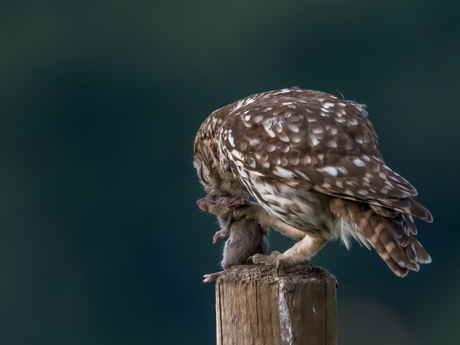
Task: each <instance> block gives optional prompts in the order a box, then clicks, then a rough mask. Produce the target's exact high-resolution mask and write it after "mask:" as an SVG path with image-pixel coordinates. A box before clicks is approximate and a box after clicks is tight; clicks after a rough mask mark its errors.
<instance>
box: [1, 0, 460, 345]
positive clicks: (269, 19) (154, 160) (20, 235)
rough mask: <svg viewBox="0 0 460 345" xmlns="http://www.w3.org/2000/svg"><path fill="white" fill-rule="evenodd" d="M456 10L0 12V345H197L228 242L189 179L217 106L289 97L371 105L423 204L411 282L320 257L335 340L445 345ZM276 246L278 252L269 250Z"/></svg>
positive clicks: (261, 4)
mask: <svg viewBox="0 0 460 345" xmlns="http://www.w3.org/2000/svg"><path fill="white" fill-rule="evenodd" d="M459 10H460V5H459V2H456V1H437V2H434V1H427V0H421V1H418V2H411V1H395V0H386V1H383V0H377V1H372V2H370V1H364V0H357V1H346V2H344V1H339V0H328V1H300V0H298V1H285V2H281V1H273V0H264V1H261V0H259V1H241V0H237V1H232V2H216V1H214V2H211V1H207V2H206V1H193V2H190V1H145V0H144V1H136V2H129V1H119V0H118V1H117V0H114V1H97V0H96V1H73V2H70V1H51V0H41V1H14V2H13V1H6V2H2V3H1V4H0V47H1V52H0V91H1V92H0V106H1V115H0V131H1V135H0V161H1V165H0V191H1V193H0V202H1V207H0V229H1V231H0V272H1V275H2V279H1V280H0V343H1V344H31V345H32V344H78V345H80V344H88V345H91V344H114V345H117V344H152V343H153V344H211V343H213V342H214V334H215V333H214V332H215V324H214V323H215V319H214V286H213V285H212V284H209V285H203V284H202V283H201V276H202V274H203V273H209V272H213V271H215V270H217V269H218V263H219V261H220V256H221V248H222V244H219V245H214V246H213V245H212V244H211V237H212V234H213V232H214V231H215V230H216V229H217V225H216V224H215V219H214V218H213V217H210V216H209V215H204V214H203V213H200V212H199V210H198V208H197V207H196V204H195V200H196V199H198V198H199V197H201V196H202V195H203V191H202V188H201V186H200V185H199V183H198V181H197V178H196V175H195V171H194V169H193V165H192V154H193V153H192V147H193V140H194V136H195V133H196V131H197V129H198V128H199V126H200V124H201V122H202V121H203V120H204V119H205V118H206V116H207V115H208V114H209V113H210V112H211V111H213V110H214V109H216V108H219V107H221V106H223V105H226V104H228V103H230V102H233V101H235V100H237V99H240V98H243V97H245V96H247V95H249V94H252V93H256V92H262V91H266V90H270V89H279V88H283V87H289V86H300V87H303V88H307V89H316V90H321V91H326V92H331V93H334V94H336V95H338V94H339V91H338V90H340V92H341V93H343V94H344V96H345V98H347V99H355V100H356V101H358V102H360V103H365V104H367V105H368V110H369V113H370V119H371V121H372V122H373V123H374V126H375V128H376V130H377V132H378V133H379V135H380V144H381V150H382V153H383V156H384V157H385V159H386V161H387V163H388V165H390V166H391V167H392V168H393V169H394V170H396V171H398V172H399V173H401V174H402V175H403V176H405V177H406V178H407V179H408V180H409V181H411V182H412V184H414V185H415V186H416V188H417V189H418V190H419V192H420V196H419V197H418V199H417V200H419V201H420V202H421V203H422V204H423V205H425V206H427V207H428V208H429V209H430V210H431V211H432V213H433V215H434V218H435V222H434V223H433V224H431V225H430V224H422V223H419V233H420V236H419V238H420V241H421V242H422V243H423V244H424V245H425V247H426V249H427V250H428V251H429V252H430V254H431V255H432V257H433V263H432V264H431V265H428V266H423V267H422V269H421V271H420V272H418V273H411V274H409V276H408V277H406V278H405V279H400V278H397V277H395V276H394V275H393V274H392V273H391V271H390V270H389V269H387V268H386V266H385V264H384V263H383V261H382V260H381V259H380V258H379V257H378V256H377V255H376V254H375V253H373V252H368V251H367V250H366V249H363V248H360V247H359V246H358V245H355V246H353V248H352V250H351V251H350V252H347V251H346V250H345V249H344V247H343V246H341V245H340V244H339V243H332V244H329V245H328V246H327V247H326V248H325V249H324V250H323V251H322V252H321V253H320V254H319V255H318V257H317V258H315V259H314V264H316V265H321V266H324V267H326V268H328V269H329V270H330V271H331V272H333V273H334V274H335V275H336V276H337V278H338V280H339V282H340V288H339V324H340V329H339V332H340V336H341V338H340V343H341V344H370V343H372V344H390V343H391V344H403V343H404V344H427V345H428V344H435V343H439V344H441V343H442V344H454V343H458V342H459V341H460V329H459V327H458V325H459V323H460V316H459V315H460V314H459V313H458V310H459V308H460V299H459V298H458V296H457V290H458V283H459V282H460V278H458V275H457V274H458V273H459V270H458V267H459V265H460V257H459V255H458V248H459V245H460V233H459V232H458V231H457V228H458V224H459V221H460V219H459V212H458V211H457V209H456V208H457V207H458V194H459V192H460V190H459V189H460V185H459V183H458V179H457V175H458V171H459V169H460V159H459V152H460V145H459V140H458V138H457V131H458V130H459V128H460V118H459V115H458V108H459V107H458V100H457V99H458V95H459V92H460V83H459V81H460V64H459V61H460V45H459V40H458V38H459V37H460V26H458V17H459ZM270 245H271V249H278V250H283V249H286V248H288V247H289V246H290V245H292V241H290V240H288V239H286V238H283V237H282V236H281V235H279V234H277V233H272V234H271V244H270Z"/></svg>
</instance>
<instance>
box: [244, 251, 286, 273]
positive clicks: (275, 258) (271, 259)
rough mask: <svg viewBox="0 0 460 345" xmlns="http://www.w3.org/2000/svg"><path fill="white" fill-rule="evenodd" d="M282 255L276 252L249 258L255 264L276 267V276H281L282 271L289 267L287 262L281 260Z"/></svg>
mask: <svg viewBox="0 0 460 345" xmlns="http://www.w3.org/2000/svg"><path fill="white" fill-rule="evenodd" d="M281 255H282V254H281V253H280V252H277V251H274V252H272V253H271V254H270V255H262V254H254V255H253V256H251V257H249V258H248V261H249V260H252V262H253V263H254V264H256V265H257V264H264V265H269V266H275V269H276V274H278V275H279V274H280V271H281V270H282V269H284V268H286V267H287V264H286V261H284V260H283V259H281V258H280V256H281Z"/></svg>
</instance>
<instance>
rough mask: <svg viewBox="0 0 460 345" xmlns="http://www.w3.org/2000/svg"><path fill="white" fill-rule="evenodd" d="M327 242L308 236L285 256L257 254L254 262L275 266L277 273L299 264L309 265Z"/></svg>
mask: <svg viewBox="0 0 460 345" xmlns="http://www.w3.org/2000/svg"><path fill="white" fill-rule="evenodd" d="M326 242H327V240H326V239H325V238H323V237H321V236H317V237H312V236H309V235H306V236H305V237H304V238H303V239H302V240H301V241H299V242H297V243H296V244H295V245H294V246H293V247H292V248H290V249H288V250H286V251H285V252H284V253H283V254H281V253H279V252H273V253H271V254H270V255H269V256H267V255H262V254H255V255H254V256H253V257H252V262H254V263H255V264H259V263H261V264H265V265H270V266H275V267H276V269H277V271H278V272H279V270H280V269H282V268H286V267H291V266H295V265H299V264H307V263H308V262H309V260H310V259H311V258H312V257H313V256H315V255H316V253H318V252H319V251H320V250H321V248H322V247H323V246H324V245H325V244H326Z"/></svg>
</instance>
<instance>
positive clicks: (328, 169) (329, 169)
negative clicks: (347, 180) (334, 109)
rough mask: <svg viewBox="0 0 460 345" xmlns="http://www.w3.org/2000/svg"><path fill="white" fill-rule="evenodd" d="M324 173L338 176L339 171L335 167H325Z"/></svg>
mask: <svg viewBox="0 0 460 345" xmlns="http://www.w3.org/2000/svg"><path fill="white" fill-rule="evenodd" d="M323 171H324V172H326V173H328V174H329V175H331V176H337V169H336V168H334V167H324V168H323Z"/></svg>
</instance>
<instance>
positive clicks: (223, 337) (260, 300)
mask: <svg viewBox="0 0 460 345" xmlns="http://www.w3.org/2000/svg"><path fill="white" fill-rule="evenodd" d="M336 290H337V282H336V279H335V277H334V276H333V275H332V274H330V273H329V272H328V271H326V270H324V269H322V268H320V267H314V268H313V269H312V268H305V267H303V268H289V269H287V270H285V271H282V272H281V273H280V275H279V276H278V275H277V274H276V272H275V270H274V269H273V268H271V267H267V266H257V265H248V266H233V267H230V268H229V269H227V270H226V271H225V272H224V274H223V275H222V276H221V277H219V279H217V281H216V316H217V317H216V321H217V345H228V344H235V345H246V344H251V345H253V344H254V345H278V344H289V345H296V344H302V345H313V344H315V345H337V329H336V328H337V327H336V312H337V298H336V296H337V295H336Z"/></svg>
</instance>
